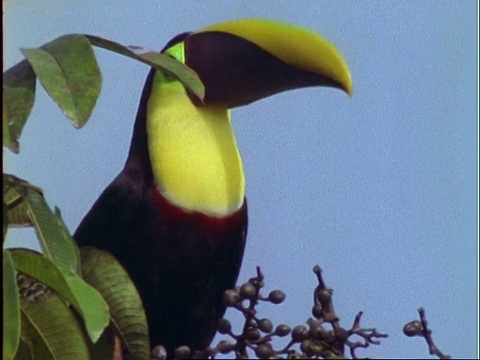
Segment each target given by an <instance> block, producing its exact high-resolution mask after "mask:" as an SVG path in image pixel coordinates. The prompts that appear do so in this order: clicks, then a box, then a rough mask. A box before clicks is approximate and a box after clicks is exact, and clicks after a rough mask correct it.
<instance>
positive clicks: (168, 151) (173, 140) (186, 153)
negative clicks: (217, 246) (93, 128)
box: [147, 71, 245, 216]
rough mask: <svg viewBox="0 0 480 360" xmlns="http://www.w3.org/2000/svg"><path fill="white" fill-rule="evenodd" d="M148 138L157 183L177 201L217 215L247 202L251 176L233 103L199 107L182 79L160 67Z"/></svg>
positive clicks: (151, 101) (149, 108) (190, 208)
mask: <svg viewBox="0 0 480 360" xmlns="http://www.w3.org/2000/svg"><path fill="white" fill-rule="evenodd" d="M147 137H148V151H149V154H150V161H151V164H152V170H153V176H154V178H155V182H156V185H157V187H158V189H159V190H160V192H161V193H162V195H163V196H165V197H166V198H167V199H168V200H170V201H171V202H172V203H173V204H175V205H177V206H179V207H181V208H183V209H185V210H188V211H199V212H202V213H204V214H208V215H213V216H225V215H229V214H232V213H233V212H235V211H236V210H238V209H239V208H240V207H241V206H242V204H243V200H244V196H245V178H244V173H243V166H242V160H241V157H240V153H239V151H238V147H237V142H236V140H235V135H234V133H233V129H232V125H231V122H230V112H229V110H228V109H227V108H224V107H219V106H210V107H209V106H203V107H196V106H195V105H193V104H192V102H191V101H190V98H189V97H188V95H187V93H186V91H185V89H184V87H183V86H182V84H181V83H180V82H179V81H178V80H176V79H172V78H171V77H170V76H169V75H166V74H164V73H162V72H160V71H157V72H156V73H155V76H154V80H153V85H152V92H151V94H150V98H149V100H148V105H147Z"/></svg>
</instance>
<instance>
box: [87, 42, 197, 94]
mask: <svg viewBox="0 0 480 360" xmlns="http://www.w3.org/2000/svg"><path fill="white" fill-rule="evenodd" d="M85 37H86V38H87V39H88V40H90V43H91V44H92V45H94V46H98V47H101V48H103V49H106V50H110V51H113V52H116V53H118V54H121V55H125V56H127V57H129V58H132V59H135V60H138V61H140V62H143V63H145V64H147V65H150V66H152V67H154V68H156V69H159V70H165V71H168V72H169V73H170V74H172V75H173V76H175V77H176V78H177V79H178V80H179V81H180V82H181V83H182V84H183V85H184V86H185V88H186V89H188V90H190V92H191V93H192V94H193V95H195V96H196V97H197V98H198V99H199V100H200V101H203V98H204V97H205V87H204V86H203V83H202V81H201V80H200V78H199V77H198V75H197V74H196V73H195V71H193V70H192V69H190V68H189V67H187V66H186V65H184V64H182V63H181V62H180V61H177V60H175V59H173V58H171V57H170V56H167V55H164V54H161V53H158V52H154V51H150V50H145V49H142V48H140V47H132V46H130V47H128V46H124V45H120V44H118V43H116V42H114V41H111V40H107V39H103V38H101V37H98V36H94V35H87V34H85Z"/></svg>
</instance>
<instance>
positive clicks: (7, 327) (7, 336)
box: [3, 250, 20, 359]
mask: <svg viewBox="0 0 480 360" xmlns="http://www.w3.org/2000/svg"><path fill="white" fill-rule="evenodd" d="M19 341H20V304H19V300H18V288H17V279H16V273H15V268H14V266H13V261H12V258H11V256H10V252H9V251H8V250H3V359H13V357H14V356H15V353H16V352H17V349H18V345H19Z"/></svg>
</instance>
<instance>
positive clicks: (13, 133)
mask: <svg viewBox="0 0 480 360" xmlns="http://www.w3.org/2000/svg"><path fill="white" fill-rule="evenodd" d="M35 78H36V77H35V73H34V72H33V70H32V67H31V66H30V64H29V63H28V61H26V60H22V61H21V62H19V63H18V64H16V65H15V66H12V67H11V68H10V69H8V70H7V71H5V73H4V74H3V110H2V113H3V114H2V121H3V145H4V146H6V147H7V148H8V149H10V150H11V151H13V152H14V153H18V152H19V151H20V149H19V143H18V139H19V138H20V135H21V134H22V130H23V126H24V125H25V122H26V121H27V119H28V116H29V115H30V112H31V110H32V107H33V102H34V100H35Z"/></svg>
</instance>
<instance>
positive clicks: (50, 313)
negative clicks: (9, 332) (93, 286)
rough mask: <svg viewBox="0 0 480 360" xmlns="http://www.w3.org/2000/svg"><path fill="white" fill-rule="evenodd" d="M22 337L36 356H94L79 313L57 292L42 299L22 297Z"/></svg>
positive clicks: (84, 357)
mask: <svg viewBox="0 0 480 360" xmlns="http://www.w3.org/2000/svg"><path fill="white" fill-rule="evenodd" d="M20 306H21V309H22V315H23V323H22V332H23V335H22V338H23V340H24V341H25V342H26V343H27V344H28V345H29V347H30V351H31V353H32V355H33V358H35V359H48V358H51V359H62V360H63V359H65V360H66V359H72V360H82V359H86V360H89V359H90V354H89V352H88V347H87V344H86V342H85V338H84V337H83V333H82V330H81V328H80V326H79V324H78V322H77V320H76V319H75V316H74V315H73V313H72V312H71V310H70V309H69V307H68V306H67V304H65V302H64V301H62V300H61V299H60V297H58V296H57V295H56V294H54V293H50V295H49V296H48V297H47V298H46V299H44V300H41V301H35V302H31V301H29V300H26V299H20Z"/></svg>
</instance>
